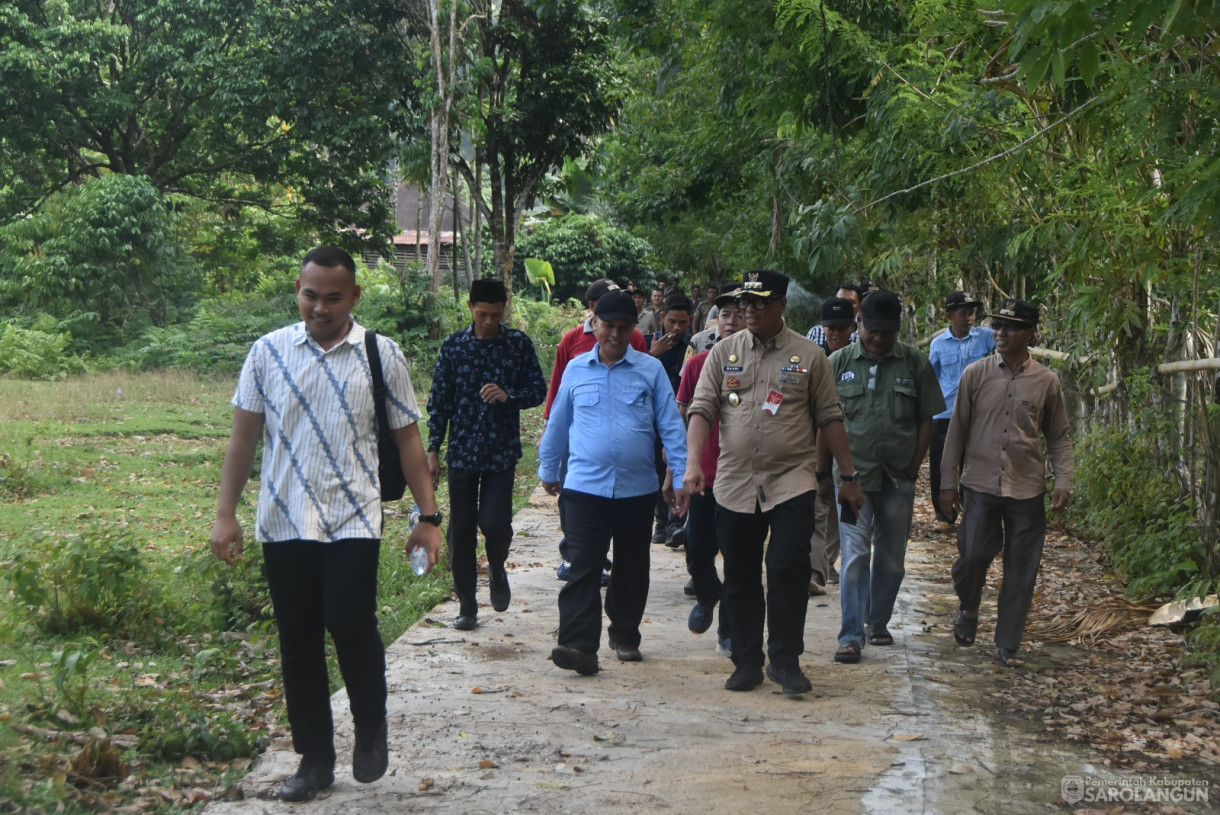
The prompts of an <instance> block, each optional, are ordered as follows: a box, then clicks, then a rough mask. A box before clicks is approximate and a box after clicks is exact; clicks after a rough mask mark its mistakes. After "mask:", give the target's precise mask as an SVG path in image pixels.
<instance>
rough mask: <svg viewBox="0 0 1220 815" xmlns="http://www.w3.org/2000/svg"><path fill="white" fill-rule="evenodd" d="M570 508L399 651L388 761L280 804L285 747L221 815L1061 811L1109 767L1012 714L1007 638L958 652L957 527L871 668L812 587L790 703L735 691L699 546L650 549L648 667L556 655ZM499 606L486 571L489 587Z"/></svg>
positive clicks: (343, 773)
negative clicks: (1064, 793) (1067, 780)
mask: <svg viewBox="0 0 1220 815" xmlns="http://www.w3.org/2000/svg"><path fill="white" fill-rule="evenodd" d="M557 519H558V515H557V512H556V509H555V506H554V501H553V499H551V498H549V497H547V496H546V495H545V494H544V493H542V492H541V491H539V492H538V493H536V494H535V496H534V498H533V500H532V501H531V503H530V505H529V506H528V507H527V508H525V509H524V510H522V511H521V512H520V513H519V514H518V515H517V517H516V519H515V523H514V525H515V528H516V532H517V536H516V538H515V539H514V543H513V551H512V554H511V556H510V559H509V577H510V581H511V585H512V589H513V602H512V605H511V607H510V608H509V610H508V611H506V612H504V613H495V612H493V611H492V610H491V608H490V606H488V605H481V607H480V620H481V623H482V624H481V626H480V627H479V628H478V629H477V630H476V631H473V632H469V633H463V632H459V631H455V630H453V629H452V628H449V627H448V624H449V623H450V622H451V621H452V619H453V617H454V616H455V615H456V614H457V607H456V603H453V602H450V603H446V604H442V605H440V606H438V607H437V608H436V609H434V610H433V612H432V613H431V614H430V615H428V617H427V618H425V619H424V620H421V621H420V622H419V623H418V624H417V625H416V626H415V627H413V628H411V629H410V630H408V631H407V632H406V633H405V634H404V635H403V636H402V637H401V638H400V639H399V640H398V641H397V642H395V643H394V644H393V646H392V647H391V648H390V650H389V653H388V662H389V669H388V670H389V684H390V702H389V721H390V771H389V773H388V774H387V775H386V777H384V778H382V779H381V780H380V781H378V782H376V783H373V784H369V785H361V784H358V783H355V782H354V781H353V780H352V777H351V770H350V767H349V766H347V764H346V762H344V761H341V763H340V766H339V767H338V768H337V769H336V776H337V778H336V782H335V785H334V787H332V788H331V789H330V790H328V791H327V792H326V793H324V794H323V795H322V796H320V797H319V798H318V799H317V800H315V801H314V802H312V803H309V804H304V805H300V804H298V805H289V804H283V803H280V802H279V801H277V800H276V799H275V796H276V792H277V790H278V789H279V785H280V784H281V783H282V781H283V779H284V778H286V777H287V776H288V775H290V774H291V773H292V772H293V771H294V770H295V768H296V763H297V757H296V756H295V755H294V754H293V753H292V751H291V746H290V745H289V744H287V743H279V744H276V745H274V746H273V748H272V749H271V750H269V751H268V752H267V753H266V754H265V755H264V756H263V757H262V758H261V759H260V760H259V761H258V762H257V764H256V765H255V767H254V768H253V770H252V771H251V773H250V775H249V776H248V777H247V779H246V781H245V782H244V784H243V792H244V794H245V796H246V798H245V800H244V801H227V802H220V801H218V802H214V803H212V804H210V805H209V806H208V807H207V809H206V812H207V813H208V815H237V814H238V813H240V814H241V815H250V814H252V813H284V812H301V811H305V810H306V809H307V810H308V811H309V812H311V813H312V812H316V813H327V814H328V815H329V814H330V813H335V815H339V814H340V813H342V815H349V814H350V813H398V812H453V813H496V814H497V815H499V813H514V812H522V813H568V812H572V813H588V812H595V813H617V812H651V811H654V810H664V811H669V812H675V813H698V815H713V813H741V812H755V811H756V812H768V813H785V814H786V813H806V812H808V813H819V815H827V814H828V813H856V812H903V813H911V812H931V813H940V812H985V813H1006V814H1008V813H1025V812H1031V813H1032V812H1046V811H1048V809H1056V808H1058V807H1059V806H1062V803H1061V802H1060V796H1061V789H1060V785H1061V781H1062V779H1063V777H1064V776H1065V775H1068V774H1071V773H1081V774H1083V773H1091V774H1097V773H1098V772H1103V773H1104V768H1099V764H1100V762H1099V760H1098V758H1097V757H1096V756H1093V755H1090V754H1089V753H1088V748H1087V747H1082V746H1079V745H1072V746H1070V747H1068V746H1058V745H1055V744H1053V743H1049V742H1048V740H1047V739H1046V738H1045V737H1044V735H1043V734H1042V733H1040V732H1038V730H1037V729H1036V728H1034V727H1033V726H1031V725H1030V724H1029V723H1027V722H1026V721H1025V720H1023V719H1017V718H1016V717H1013V718H1011V719H1007V718H1005V717H1004V715H1003V713H1002V712H986V713H985V712H982V711H995V710H997V708H1002V702H998V703H997V701H996V700H995V699H994V698H993V697H995V696H997V694H996V693H995V692H994V691H995V682H996V677H997V673H1002V669H999V668H995V667H993V666H992V664H991V661H990V649H989V648H987V647H978V648H973V649H960V648H957V647H956V646H955V645H954V644H953V640H952V636H951V633H950V628H951V625H952V616H951V613H952V609H953V608H954V607H955V606H954V604H953V600H952V590H951V588H950V587H949V586H948V584H947V583H946V582H945V577H946V576H947V574H948V564H949V563H950V562H951V560H952V552H951V551H950V548H951V543H950V539H949V538H948V537H940V538H929V539H925V540H915V541H913V542H912V545H911V551H910V555H909V557H908V570H909V571H908V576H907V580H906V582H905V584H904V587H903V592H902V595H901V597H900V601H899V608H898V610H897V613H896V615H895V621H894V624H893V625H892V627H891V630H892V632H893V633H894V636H895V638H896V640H897V642H896V644H895V646H894V647H891V648H877V647H870V648H868V649H866V651H865V658H864V661H863V662H861V663H860V664H859V665H855V666H845V665H837V664H835V663H834V662H833V661H832V659H831V655H832V654H833V652H834V647H835V635H836V633H837V631H838V627H839V598H838V592H837V586H836V587H831V593H830V594H829V595H827V596H824V597H818V598H811V601H810V608H809V615H808V626H807V630H806V639H805V643H806V653H805V656H804V658H803V660H802V665H803V667H804V669H805V671H806V673H807V674H808V675H809V677H810V679H811V680H812V682H813V688H814V690H813V693H810V694H807V695H805V696H804V697H798V698H785V697H784V696H782V695H781V694H780V692H779V687H778V686H777V685H775V684H774V683H772V682H770V681H768V682H765V683H764V684H763V685H762V687H760V688H758V689H757V690H755V691H752V692H748V693H732V692H729V691H726V690H724V689H723V683H724V680H725V678H726V677H727V676H728V675H729V674H730V673H731V671H732V664H731V663H730V662H729V660H728V659H727V658H726V657H723V656H719V655H717V654H716V651H715V645H716V641H715V634H714V629H713V631H712V632H709V633H707V634H704V635H702V636H696V635H693V634H691V633H690V632H689V631H688V630H687V627H686V618H687V614H688V613H689V611H690V607H691V603H692V600H691V599H690V598H688V597H685V596H684V595H683V593H682V586H683V584H684V583H685V582H686V579H687V578H686V573H685V563H684V560H683V557H682V555H681V554H680V553H675V552H673V551H671V550H669V549H667V548H666V547H664V546H656V545H654V546H653V547H652V584H651V591H650V594H649V600H648V608H647V611H646V615H645V619H644V624H643V626H642V630H643V643H642V645H641V650H642V651H643V653H644V661H643V662H639V663H620V662H618V661H617V660H616V659H615V656H614V653H613V652H612V651H610V650H609V649H608V648H607V647H605V645H604V636H603V648H602V651H601V653H600V658H601V666H602V671H601V673H600V674H598V675H596V676H592V677H580V676H577V675H576V674H573V673H570V672H568V671H562V670H559V669H558V668H556V667H555V666H554V665H552V664H551V662H550V658H549V655H550V650H551V647H552V646H553V645H554V644H555V630H556V627H557V625H558V611H557V604H556V597H557V595H558V592H559V589H560V587H561V586H562V584H561V583H560V582H558V581H557V580H556V579H555V565H556V562H557V554H556V543H557V541H558V537H559V535H558V520H557ZM479 591H480V596H481V599H482V600H483V601H484V602H486V591H487V588H486V578H485V577H481V579H480V589H479ZM335 709H336V720H337V725H338V727H339V729H340V732H339V744H338V747H339V752H340V755H341V756H346V755H349V754H350V749H351V723H350V718H349V717H348V715H347V702H346V696H345V694H344V693H343V692H342V691H340V692H339V693H338V694H336V696H335Z"/></svg>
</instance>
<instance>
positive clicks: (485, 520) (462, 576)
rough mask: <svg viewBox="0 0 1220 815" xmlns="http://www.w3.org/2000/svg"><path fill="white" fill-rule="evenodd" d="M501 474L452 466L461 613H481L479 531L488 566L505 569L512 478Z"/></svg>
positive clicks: (454, 566) (452, 532) (454, 559)
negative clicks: (479, 594)
mask: <svg viewBox="0 0 1220 815" xmlns="http://www.w3.org/2000/svg"><path fill="white" fill-rule="evenodd" d="M515 476H516V469H515V468H510V469H507V470H503V471H501V472H498V473H490V472H484V471H482V470H462V469H457V468H454V467H450V468H449V558H450V562H449V566H450V569H451V570H452V571H453V586H454V588H455V589H457V596H458V602H459V605H460V611H459V613H461V614H470V615H474V614H478V613H479V603H478V599H477V597H476V587H477V585H478V560H479V558H478V546H479V532H480V531H482V533H483V537H484V539H485V540H486V541H487V545H486V547H485V549H486V552H487V566H488V568H489V569H491V570H493V571H495V570H499V569H503V568H504V562H505V561H506V560H508V548H509V545H510V544H511V543H512V540H513V479H514V477H515Z"/></svg>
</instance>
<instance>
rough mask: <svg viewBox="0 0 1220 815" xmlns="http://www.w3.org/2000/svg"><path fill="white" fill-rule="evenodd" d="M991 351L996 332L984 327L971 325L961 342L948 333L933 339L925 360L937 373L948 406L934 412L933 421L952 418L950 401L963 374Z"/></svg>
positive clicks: (955, 396) (993, 346) (950, 332)
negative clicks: (968, 367) (969, 366)
mask: <svg viewBox="0 0 1220 815" xmlns="http://www.w3.org/2000/svg"><path fill="white" fill-rule="evenodd" d="M994 351H995V332H994V331H992V330H991V329H990V328H988V327H987V326H985V325H975V326H971V327H970V333H968V334H967V335H966V336H964V337H961V338H960V339H959V338H957V337H955V336H953V331H952V330H949V331H946V332H944V333H943V334H940V335H938V336H937V337H936V338H934V339H933V340H932V346H931V347H930V348H929V349H928V359H929V361H931V363H932V370H934V371H936V378H937V379H939V380H940V390H941V393H943V394H944V395H945V404H946V405H948V406H949V408H948V410H945V411H944V412H943V413H937V414H936V415H935V416H933V417H932V418H933V419H951V418H953V402H954V401H955V400H956V399H957V385H958V383H959V382H961V380H962V371H964V370H966V366H967V365H969V364H970V363H972V362H978V361H979V360H980V359H982V358H983V357H985V356H987V355H989V354H991V353H992V352H994Z"/></svg>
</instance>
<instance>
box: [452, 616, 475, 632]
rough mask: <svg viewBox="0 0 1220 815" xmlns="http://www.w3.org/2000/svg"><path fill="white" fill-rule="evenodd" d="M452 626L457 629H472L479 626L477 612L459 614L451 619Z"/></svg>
mask: <svg viewBox="0 0 1220 815" xmlns="http://www.w3.org/2000/svg"><path fill="white" fill-rule="evenodd" d="M453 627H454V628H456V629H457V630H458V631H474V630H475V629H476V628H478V627H479V617H478V615H477V614H459V615H458V618H457V619H456V620H454V621H453Z"/></svg>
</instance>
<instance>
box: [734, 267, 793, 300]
mask: <svg viewBox="0 0 1220 815" xmlns="http://www.w3.org/2000/svg"><path fill="white" fill-rule="evenodd" d="M738 296H739V297H787V296H788V278H787V277H785V276H784V275H782V274H780V273H779V272H776V271H773V270H771V269H757V270H755V271H753V272H746V278H745V280H743V281H741V291H740V292H738Z"/></svg>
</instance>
